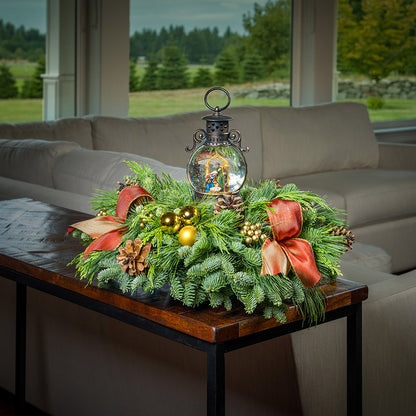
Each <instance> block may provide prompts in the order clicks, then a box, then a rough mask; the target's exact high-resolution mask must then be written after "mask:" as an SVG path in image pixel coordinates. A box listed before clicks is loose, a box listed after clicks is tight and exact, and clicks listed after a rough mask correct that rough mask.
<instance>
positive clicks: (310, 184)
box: [284, 169, 416, 227]
mask: <svg viewBox="0 0 416 416" xmlns="http://www.w3.org/2000/svg"><path fill="white" fill-rule="evenodd" d="M287 181H291V182H294V183H296V184H297V185H298V186H299V187H300V188H302V189H304V190H309V191H312V192H316V193H321V192H322V190H325V191H327V192H328V193H334V194H339V195H342V197H343V198H344V200H345V209H346V211H347V222H348V224H349V226H350V227H358V226H361V225H363V224H370V223H376V222H380V221H388V220H392V219H395V218H400V217H407V216H414V215H416V203H415V201H416V171H396V170H382V169H354V170H342V171H337V172H325V173H315V174H312V175H303V176H297V177H291V178H286V179H285V180H284V182H287ZM318 191H319V192H318Z"/></svg>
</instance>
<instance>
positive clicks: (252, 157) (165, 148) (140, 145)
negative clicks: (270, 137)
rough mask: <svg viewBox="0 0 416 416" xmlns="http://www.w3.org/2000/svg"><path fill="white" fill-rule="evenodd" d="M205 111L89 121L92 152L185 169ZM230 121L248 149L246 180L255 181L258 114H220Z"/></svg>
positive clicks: (236, 110)
mask: <svg viewBox="0 0 416 416" xmlns="http://www.w3.org/2000/svg"><path fill="white" fill-rule="evenodd" d="M208 114H210V112H209V110H205V111H200V112H192V113H185V114H175V115H171V116H166V117H149V118H140V117H137V118H115V117H103V116H97V117H94V118H93V143H94V149H97V150H113V151H120V152H131V153H135V154H140V155H143V156H147V157H151V158H153V159H156V160H160V161H162V162H164V163H167V164H169V165H172V166H180V167H184V168H185V167H186V166H187V164H188V161H189V158H190V155H191V154H190V153H189V152H186V151H185V147H186V146H192V136H193V134H194V132H195V131H196V130H197V129H201V128H202V129H205V128H206V126H205V121H204V120H201V117H203V116H206V115H208ZM224 114H225V115H228V116H231V117H233V120H232V121H231V122H230V129H236V130H239V131H240V132H241V135H242V146H243V147H246V146H249V147H250V151H249V152H247V153H245V154H244V156H245V157H246V158H247V164H248V177H250V178H251V179H255V180H258V179H260V178H261V173H262V172H261V170H262V168H261V167H262V157H263V156H262V141H261V129H260V127H261V126H260V114H259V112H258V111H257V110H256V109H255V108H254V107H234V108H231V109H227V110H226V111H224Z"/></svg>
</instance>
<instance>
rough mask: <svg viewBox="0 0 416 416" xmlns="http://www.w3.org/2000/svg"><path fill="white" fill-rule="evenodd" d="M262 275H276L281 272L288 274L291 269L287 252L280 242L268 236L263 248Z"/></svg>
mask: <svg viewBox="0 0 416 416" xmlns="http://www.w3.org/2000/svg"><path fill="white" fill-rule="evenodd" d="M261 258H262V267H261V276H263V275H265V274H268V275H270V276H275V275H277V274H279V273H283V274H284V275H287V273H288V272H289V270H290V264H289V262H288V260H287V256H286V254H285V252H284V251H283V250H282V247H281V246H280V244H279V243H278V242H277V241H275V240H270V238H268V239H267V240H266V241H265V242H264V244H263V247H262V248H261Z"/></svg>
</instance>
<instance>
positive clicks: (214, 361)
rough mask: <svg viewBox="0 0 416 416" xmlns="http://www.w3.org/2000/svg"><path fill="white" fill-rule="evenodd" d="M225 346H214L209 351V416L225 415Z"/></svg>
mask: <svg viewBox="0 0 416 416" xmlns="http://www.w3.org/2000/svg"><path fill="white" fill-rule="evenodd" d="M224 353H225V351H224V345H223V344H213V345H212V347H210V348H209V349H208V350H207V415H208V416H224V415H225V357H224Z"/></svg>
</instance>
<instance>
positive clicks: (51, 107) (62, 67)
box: [43, 0, 75, 120]
mask: <svg viewBox="0 0 416 416" xmlns="http://www.w3.org/2000/svg"><path fill="white" fill-rule="evenodd" d="M74 115H75V0H48V4H47V34H46V73H45V74H44V75H43V119H44V120H55V119H58V118H62V117H71V116H74Z"/></svg>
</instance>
